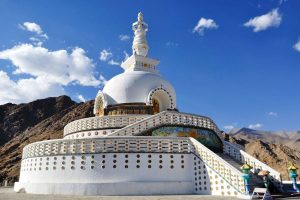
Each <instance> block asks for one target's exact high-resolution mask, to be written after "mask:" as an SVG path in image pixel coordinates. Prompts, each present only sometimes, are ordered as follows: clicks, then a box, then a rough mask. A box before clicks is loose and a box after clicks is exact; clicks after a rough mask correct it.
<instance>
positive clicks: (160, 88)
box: [14, 13, 282, 197]
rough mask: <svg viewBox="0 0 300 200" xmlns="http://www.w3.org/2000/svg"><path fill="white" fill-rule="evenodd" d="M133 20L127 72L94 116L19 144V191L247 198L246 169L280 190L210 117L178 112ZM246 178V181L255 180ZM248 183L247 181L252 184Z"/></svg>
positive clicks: (104, 94) (99, 99)
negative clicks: (58, 133)
mask: <svg viewBox="0 0 300 200" xmlns="http://www.w3.org/2000/svg"><path fill="white" fill-rule="evenodd" d="M143 18H144V17H143V14H142V13H139V14H138V21H137V22H135V23H133V24H132V30H133V32H134V39H133V45H132V55H131V56H130V57H129V58H128V59H127V60H126V61H125V62H123V63H122V65H121V66H122V67H123V68H124V72H123V73H121V74H119V75H117V76H115V77H113V78H112V79H111V80H109V81H108V82H107V84H106V85H105V87H104V88H103V90H102V91H99V92H98V93H97V96H96V99H95V104H94V114H95V117H90V118H84V119H79V120H76V121H73V122H71V123H69V124H67V125H66V126H65V128H64V138H63V139H58V140H48V141H41V142H35V143H32V144H29V145H27V146H25V147H24V149H23V156H22V162H21V172H20V179H19V182H16V183H15V186H14V190H15V191H16V192H19V191H25V192H27V193H36V194H68V195H158V194H199V195H201V194H205V195H223V196H241V197H242V196H247V195H248V193H247V190H246V189H247V188H246V185H245V182H244V179H243V173H242V171H241V170H240V169H239V167H237V166H236V165H234V164H233V163H245V162H246V163H248V164H249V165H251V166H252V167H253V169H251V171H252V172H253V176H256V174H255V171H257V170H258V169H260V170H267V171H269V172H270V174H269V175H270V177H271V179H270V180H271V182H272V183H273V184H274V186H275V187H277V188H278V189H279V190H282V182H281V175H280V173H279V172H277V171H275V170H274V169H272V168H270V167H269V166H267V165H266V164H264V163H262V162H260V161H259V160H257V159H256V158H254V157H252V156H250V155H249V154H247V153H246V152H245V151H244V150H243V149H242V148H241V147H239V146H237V145H234V144H231V143H229V142H226V141H224V140H223V138H222V133H221V131H220V130H219V129H218V127H217V125H216V124H215V123H214V122H213V120H211V119H210V118H208V117H205V116H200V115H196V114H189V113H183V112H180V111H179V110H178V109H177V106H176V93H175V90H174V88H173V86H172V85H171V84H170V83H169V82H168V81H167V80H165V79H164V78H163V77H162V76H161V75H160V73H159V71H158V70H157V65H158V64H159V61H158V60H155V59H152V58H149V57H147V54H148V50H149V46H148V43H147V39H146V32H147V31H148V25H147V24H146V23H145V22H144V19H143ZM254 180H256V179H252V180H250V184H252V185H254V186H255V185H256V184H260V183H259V182H257V180H256V181H254ZM251 181H252V182H251Z"/></svg>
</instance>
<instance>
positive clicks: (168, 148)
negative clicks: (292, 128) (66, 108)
mask: <svg viewBox="0 0 300 200" xmlns="http://www.w3.org/2000/svg"><path fill="white" fill-rule="evenodd" d="M192 149H193V148H192V147H191V144H190V142H189V139H188V138H166V137H143V136H139V137H102V138H93V139H75V140H71V139H68V140H64V139H59V140H51V141H42V142H36V143H32V144H29V145H27V146H25V147H24V149H23V157H22V159H25V158H33V157H39V156H55V155H73V154H94V153H113V152H115V153H120V152H122V153H124V152H129V153H130V152H152V153H158V152H162V153H190V152H191V151H192Z"/></svg>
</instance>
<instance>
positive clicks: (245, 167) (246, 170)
mask: <svg viewBox="0 0 300 200" xmlns="http://www.w3.org/2000/svg"><path fill="white" fill-rule="evenodd" d="M241 169H242V171H243V175H242V177H243V179H244V183H245V191H246V195H249V194H250V175H249V172H250V170H251V169H252V167H251V166H250V165H248V164H247V163H245V164H244V165H243V166H242V167H241Z"/></svg>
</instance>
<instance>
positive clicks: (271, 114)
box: [268, 112, 278, 117]
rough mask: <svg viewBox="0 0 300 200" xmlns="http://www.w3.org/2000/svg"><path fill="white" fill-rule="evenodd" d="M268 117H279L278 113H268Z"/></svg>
mask: <svg viewBox="0 0 300 200" xmlns="http://www.w3.org/2000/svg"><path fill="white" fill-rule="evenodd" d="M268 115H269V116H271V117H277V116H278V113H276V112H268Z"/></svg>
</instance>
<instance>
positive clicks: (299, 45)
mask: <svg viewBox="0 0 300 200" xmlns="http://www.w3.org/2000/svg"><path fill="white" fill-rule="evenodd" d="M293 47H294V49H295V50H296V51H298V52H300V39H299V40H298V42H297V43H296V44H295V45H294V46H293Z"/></svg>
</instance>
